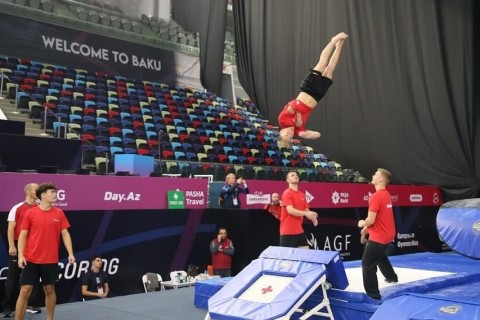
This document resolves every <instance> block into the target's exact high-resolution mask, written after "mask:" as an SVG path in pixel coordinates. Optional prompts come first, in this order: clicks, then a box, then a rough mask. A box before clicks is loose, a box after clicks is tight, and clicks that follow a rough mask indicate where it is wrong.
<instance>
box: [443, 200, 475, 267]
mask: <svg viewBox="0 0 480 320" xmlns="http://www.w3.org/2000/svg"><path fill="white" fill-rule="evenodd" d="M437 230H438V234H439V236H440V238H441V239H442V240H443V241H444V242H445V243H446V244H448V246H449V247H450V248H452V249H453V250H455V251H456V252H458V253H460V254H463V255H466V256H469V257H472V258H475V259H480V199H467V200H458V201H450V202H447V203H445V204H444V205H442V206H441V207H440V210H439V211H438V214H437Z"/></svg>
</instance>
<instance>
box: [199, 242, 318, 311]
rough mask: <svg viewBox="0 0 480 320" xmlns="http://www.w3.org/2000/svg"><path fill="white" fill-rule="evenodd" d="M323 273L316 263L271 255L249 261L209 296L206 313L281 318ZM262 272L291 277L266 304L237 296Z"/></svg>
mask: <svg viewBox="0 0 480 320" xmlns="http://www.w3.org/2000/svg"><path fill="white" fill-rule="evenodd" d="M297 250H300V249H297ZM284 257H288V256H284ZM325 273H326V268H325V266H324V265H322V264H318V263H312V262H305V261H298V260H290V259H289V260H286V259H282V260H280V259H271V258H269V259H266V258H259V259H256V260H253V261H252V262H251V263H250V264H249V265H248V266H247V267H246V268H244V269H243V270H242V271H241V272H240V273H239V274H238V275H237V276H235V278H233V279H232V280H231V281H229V282H228V283H226V284H225V286H224V287H223V288H222V289H220V291H218V292H217V293H216V294H215V295H214V296H213V297H211V298H210V300H209V301H208V311H209V315H210V317H211V318H212V319H215V320H227V319H229V320H232V319H252V320H253V319H258V320H268V319H276V318H279V317H282V316H284V315H286V314H287V313H288V312H289V311H290V310H291V309H292V307H293V306H294V305H295V304H296V303H297V302H298V301H299V300H300V299H301V298H302V297H303V296H304V295H305V294H306V293H307V292H308V290H310V289H311V288H312V287H313V285H314V284H315V283H317V282H318V281H319V280H320V278H321V277H322V276H323V275H324V274H325ZM266 274H268V275H276V276H285V277H292V278H293V280H292V282H290V283H289V284H288V285H287V286H286V287H285V288H284V289H283V290H282V291H281V292H280V293H278V295H277V296H276V297H275V298H274V299H273V300H272V301H271V302H270V303H260V302H254V301H247V300H243V299H240V298H239V296H241V294H242V293H243V292H245V291H246V290H247V289H248V288H249V287H250V286H251V285H252V284H253V283H254V282H255V281H256V280H257V279H258V278H260V277H261V276H262V275H266Z"/></svg>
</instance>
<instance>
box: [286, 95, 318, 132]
mask: <svg viewBox="0 0 480 320" xmlns="http://www.w3.org/2000/svg"><path fill="white" fill-rule="evenodd" d="M289 105H290V106H292V108H293V110H295V112H298V113H300V114H301V115H302V122H303V123H302V125H301V126H298V127H297V126H295V121H296V120H297V116H296V114H295V113H294V114H291V113H290V112H288V110H287V109H288V106H289ZM312 110H313V108H310V107H309V106H307V105H306V104H304V103H303V102H302V101H300V100H297V99H294V100H292V101H290V102H289V103H287V105H286V106H285V107H283V110H282V111H281V112H280V114H279V115H278V125H279V126H280V128H282V129H283V128H288V127H294V132H293V134H294V135H296V136H298V133H299V132H300V131H306V130H307V129H305V124H306V123H307V120H308V117H309V116H310V113H312Z"/></svg>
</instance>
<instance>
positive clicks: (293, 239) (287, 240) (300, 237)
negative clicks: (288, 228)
mask: <svg viewBox="0 0 480 320" xmlns="http://www.w3.org/2000/svg"><path fill="white" fill-rule="evenodd" d="M280 247H289V248H297V247H308V241H307V236H306V235H305V233H300V234H291V235H290V234H289V235H283V236H280Z"/></svg>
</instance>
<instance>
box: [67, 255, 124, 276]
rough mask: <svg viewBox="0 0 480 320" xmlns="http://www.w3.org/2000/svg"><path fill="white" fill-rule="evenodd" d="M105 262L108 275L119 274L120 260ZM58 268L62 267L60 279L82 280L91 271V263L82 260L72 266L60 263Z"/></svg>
mask: <svg viewBox="0 0 480 320" xmlns="http://www.w3.org/2000/svg"><path fill="white" fill-rule="evenodd" d="M102 261H103V271H105V272H106V273H108V274H109V275H113V274H116V273H117V272H118V268H119V265H120V259H118V258H113V259H111V260H110V261H108V260H107V259H102ZM58 266H59V267H60V274H59V279H62V278H64V279H67V280H68V279H73V278H77V279H79V278H81V277H82V276H83V275H84V274H85V273H87V271H88V270H90V261H88V260H82V261H80V262H75V263H72V264H69V263H67V265H66V266H65V264H64V263H63V262H59V263H58Z"/></svg>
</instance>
